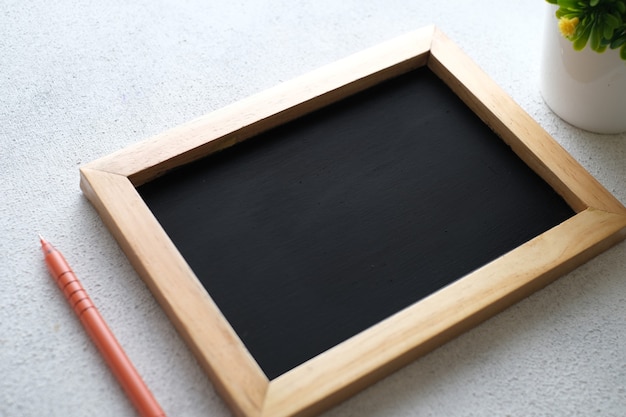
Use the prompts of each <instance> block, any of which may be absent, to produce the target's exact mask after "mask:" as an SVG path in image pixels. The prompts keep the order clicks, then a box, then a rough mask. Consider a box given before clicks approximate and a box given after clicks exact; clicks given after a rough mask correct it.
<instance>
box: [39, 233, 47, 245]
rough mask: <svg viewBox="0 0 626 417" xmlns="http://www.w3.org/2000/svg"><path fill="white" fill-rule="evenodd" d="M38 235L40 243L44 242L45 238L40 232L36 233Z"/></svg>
mask: <svg viewBox="0 0 626 417" xmlns="http://www.w3.org/2000/svg"><path fill="white" fill-rule="evenodd" d="M38 236H39V241H40V242H41V244H44V243H45V241H46V239H44V238H43V236H41V235H40V234H38Z"/></svg>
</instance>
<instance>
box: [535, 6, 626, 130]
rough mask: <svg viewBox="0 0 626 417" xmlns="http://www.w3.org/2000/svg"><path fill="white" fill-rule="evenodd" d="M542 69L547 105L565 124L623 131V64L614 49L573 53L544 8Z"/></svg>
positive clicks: (625, 64) (625, 112) (625, 104)
mask: <svg viewBox="0 0 626 417" xmlns="http://www.w3.org/2000/svg"><path fill="white" fill-rule="evenodd" d="M547 6H548V13H547V15H548V16H547V18H546V27H545V31H544V45H543V57H542V64H541V65H542V68H541V93H542V95H543V98H544V100H545V102H546V104H547V105H548V106H549V107H550V108H551V109H552V111H554V113H556V114H557V115H558V116H559V117H561V118H562V119H563V120H565V121H566V122H568V123H570V124H572V125H574V126H576V127H579V128H581V129H585V130H589V131H592V132H596V133H620V132H626V61H623V60H622V59H621V58H620V56H619V52H618V51H617V50H612V49H607V50H606V51H605V52H604V53H601V54H599V53H597V52H595V51H592V50H591V49H590V48H589V47H588V46H587V47H585V49H583V50H582V51H576V50H574V48H573V47H572V43H571V41H569V40H567V39H566V38H565V37H563V35H561V33H560V31H559V29H558V24H557V23H558V20H557V19H556V17H555V16H554V13H555V12H556V9H557V7H556V6H554V5H550V4H549V5H547Z"/></svg>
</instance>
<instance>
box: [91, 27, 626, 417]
mask: <svg viewBox="0 0 626 417" xmlns="http://www.w3.org/2000/svg"><path fill="white" fill-rule="evenodd" d="M423 65H427V66H428V67H429V68H430V69H431V70H432V71H433V72H435V73H436V74H437V75H438V76H440V77H441V78H442V79H443V80H444V81H445V82H446V83H447V84H448V85H449V86H450V87H451V88H452V89H453V90H454V91H455V92H456V94H457V95H458V96H459V97H460V98H461V99H462V100H463V101H464V102H465V103H466V104H467V106H468V107H469V108H471V109H472V110H473V111H474V112H475V113H476V114H477V115H478V116H479V117H480V118H481V119H482V120H483V121H484V122H485V123H486V124H487V125H488V126H490V127H491V128H492V129H493V130H494V131H495V132H496V133H497V134H498V135H500V137H501V138H502V139H503V140H504V141H505V142H506V143H507V144H508V145H509V146H510V147H511V148H512V149H513V150H514V151H515V152H516V154H517V155H518V156H519V157H520V158H521V159H522V160H523V161H524V162H525V163H526V164H527V165H528V166H529V167H531V168H532V169H533V170H534V171H535V172H537V173H538V174H539V175H540V176H541V177H542V178H543V179H544V180H545V181H546V182H547V183H548V184H550V185H551V186H552V187H553V188H554V189H555V190H556V191H557V192H558V193H559V194H560V195H562V196H563V198H564V199H565V200H566V201H567V202H568V203H569V205H570V206H571V207H572V208H573V209H574V210H575V211H576V212H577V214H576V215H574V216H573V217H571V218H569V219H568V220H566V221H565V222H563V223H562V224H560V225H558V226H556V227H554V228H551V229H550V230H548V231H547V232H545V233H542V234H540V235H539V236H537V237H535V238H534V239H532V240H530V241H529V242H527V243H525V244H523V245H520V246H519V247H517V248H515V249H513V250H512V251H509V252H507V253H506V254H503V255H502V256H500V257H498V258H497V259H495V260H494V261H492V262H489V263H487V264H486V265H484V266H482V267H480V268H478V269H477V270H475V271H473V272H471V273H469V274H468V275H466V276H465V277H463V278H462V279H459V280H458V281H455V282H454V283H452V284H450V285H448V286H446V287H444V288H442V289H441V290H439V291H437V292H435V293H434V294H431V295H430V296H428V297H426V298H424V299H422V300H421V301H418V302H416V303H414V304H412V305H410V306H408V307H406V308H404V309H402V310H400V311H398V312H396V313H395V314H393V315H391V316H390V317H389V318H387V319H385V320H383V321H382V322H380V323H378V324H376V325H374V326H372V327H370V328H369V329H367V330H365V331H363V332H360V333H358V334H357V335H355V336H353V337H351V338H349V339H348V340H346V341H344V342H343V343H339V344H338V345H336V346H334V347H332V348H330V349H328V350H326V351H325V352H323V353H321V354H319V355H317V356H316V357H314V358H312V359H310V360H308V361H307V362H305V363H303V364H302V365H299V366H297V367H295V368H294V369H292V370H290V371H288V372H286V373H284V374H282V375H280V376H278V377H277V378H275V379H273V380H271V381H270V380H268V379H267V378H266V377H265V375H264V374H263V372H262V371H261V369H260V366H259V365H258V364H257V363H256V361H255V360H254V359H253V358H252V356H251V355H250V353H249V352H248V350H247V349H246V348H245V345H244V344H243V342H242V341H241V340H240V337H239V336H238V335H237V334H236V333H235V332H234V330H233V328H232V326H231V324H230V323H229V322H228V321H227V320H226V319H225V318H224V315H223V314H222V312H221V311H220V310H219V309H218V308H217V306H216V304H215V302H214V300H213V299H212V298H211V296H210V294H207V292H206V291H205V290H204V288H203V287H202V285H201V284H200V282H199V280H198V278H197V277H196V276H195V274H194V272H193V271H192V270H191V268H190V267H189V265H188V264H187V262H186V260H185V259H184V258H183V257H182V256H181V255H180V253H179V251H178V249H177V248H176V246H175V245H174V244H173V243H172V241H171V239H170V237H169V236H168V235H167V234H166V233H165V232H164V230H163V228H162V227H161V225H160V224H159V223H158V222H157V221H156V219H155V218H154V216H153V215H152V213H151V212H150V209H149V208H148V207H147V206H146V204H145V202H144V201H143V200H142V199H141V198H140V196H139V194H138V192H137V190H136V188H135V187H136V186H139V185H141V184H144V183H147V182H149V181H151V180H153V179H154V178H157V177H159V176H161V175H163V174H164V173H165V172H168V171H170V170H172V169H174V168H176V167H179V166H182V165H185V164H187V163H189V162H191V161H195V160H198V159H200V158H202V157H204V156H207V155H209V154H212V153H214V152H216V151H218V150H221V149H224V148H227V147H230V146H231V145H233V144H235V143H238V142H241V141H243V140H245V139H248V138H250V137H252V136H255V135H257V134H260V133H262V132H266V131H268V130H269V129H271V128H274V127H277V126H281V125H283V124H285V123H286V122H288V121H291V120H294V119H297V118H298V117H301V116H304V115H306V114H309V113H311V112H313V111H315V110H318V109H322V108H325V107H326V106H328V105H330V104H331V103H334V102H337V101H338V100H340V99H343V98H345V97H347V96H350V95H352V94H354V93H357V92H359V91H363V90H366V89H368V88H369V87H372V86H374V85H377V84H379V83H381V82H382V81H384V80H388V79H390V78H394V77H396V76H398V75H401V74H404V73H407V72H409V71H411V70H413V69H415V68H417V67H420V66H423ZM81 188H82V189H83V192H84V193H85V195H86V197H87V198H88V199H89V200H90V201H91V202H92V204H93V205H94V207H95V208H96V209H97V211H98V213H99V214H100V216H101V217H102V219H103V221H104V222H105V223H106V225H107V227H108V228H109V229H110V230H111V232H112V233H113V235H114V236H115V238H116V239H117V240H118V242H119V243H120V246H121V247H122V249H123V250H124V252H125V253H126V255H127V256H128V258H129V260H130V261H131V262H132V264H133V266H134V267H135V269H136V270H137V271H138V273H139V274H140V276H141V277H142V279H143V280H144V281H145V282H146V284H147V285H148V286H149V288H150V290H151V291H152V292H153V293H154V295H155V297H156V298H157V300H158V301H159V303H160V304H161V305H162V306H163V308H164V310H165V311H166V312H167V314H168V316H169V317H170V318H171V320H172V321H173V323H174V324H175V325H176V327H177V329H178V331H179V332H180V334H181V335H182V337H183V338H184V339H185V340H186V342H187V343H188V344H189V346H190V348H191V349H192V350H193V352H194V354H195V355H196V357H197V358H198V361H199V362H200V363H201V365H202V366H203V367H204V369H205V370H206V372H207V374H208V375H209V377H210V378H211V379H212V381H213V382H214V384H215V386H216V388H217V390H218V391H219V393H220V394H221V395H222V396H223V398H224V400H225V401H226V402H227V403H228V405H229V406H230V407H231V409H232V410H233V413H234V414H236V415H238V416H242V417H264V416H267V417H282V416H298V415H314V414H316V413H318V412H320V411H322V410H325V409H327V408H328V407H331V406H332V405H333V404H335V403H336V402H338V401H341V400H343V399H344V398H346V397H347V396H349V395H351V394H353V393H354V392H356V391H358V390H360V389H362V388H364V387H365V386H367V385H368V384H371V383H373V382H375V381H376V380H378V379H380V378H382V377H383V376H385V375H387V374H388V373H389V372H392V371H393V370H395V369H397V368H398V367H399V366H402V365H403V364H405V363H406V362H407V361H410V360H413V359H414V358H416V357H417V356H419V355H421V354H424V353H426V352H427V351H429V350H432V349H434V348H436V347H437V346H439V345H440V344H441V343H444V342H445V341H447V340H449V339H450V338H451V337H454V336H456V335H458V334H459V333H460V332H463V331H465V330H467V329H469V328H471V327H472V326H473V325H475V324H476V323H478V322H480V321H482V320H484V319H486V318H488V317H490V316H492V315H493V314H495V313H497V312H498V311H500V310H501V309H503V308H506V307H507V306H508V305H510V304H511V303H514V302H515V301H517V300H519V299H521V298H523V297H525V296H527V295H529V294H531V293H532V292H534V291H536V290H537V289H539V288H541V287H542V286H544V285H546V284H547V283H549V282H550V281H551V280H553V279H555V278H556V277H558V276H559V275H561V274H563V273H565V272H567V271H569V270H571V269H572V268H575V267H576V266H578V265H580V264H581V263H583V262H585V261H586V260H588V259H589V258H590V257H592V256H594V255H596V254H597V253H599V252H600V251H602V250H605V249H607V248H608V247H610V246H611V245H613V244H615V243H617V242H618V241H620V240H622V239H624V238H625V237H626V208H624V206H623V205H622V204H620V203H619V201H617V200H616V199H615V198H614V197H613V196H612V195H611V194H610V193H609V192H608V191H607V190H605V189H604V188H603V187H602V186H601V185H600V184H599V183H598V182H597V181H596V180H595V179H593V177H592V176H591V175H589V174H588V173H587V172H586V171H585V170H584V169H583V168H582V167H581V166H580V165H579V164H578V163H577V162H576V161H575V160H574V159H573V158H572V157H571V156H570V155H568V154H567V152H566V151H565V150H563V149H562V148H561V147H560V146H559V145H558V144H557V143H556V142H555V141H554V140H553V139H552V138H551V137H550V136H549V135H548V134H547V133H546V132H545V131H543V129H541V127H539V126H538V125H537V124H536V123H535V122H534V121H533V120H532V119H531V118H530V117H529V116H528V115H527V114H526V113H525V112H524V111H523V110H522V109H520V108H519V106H517V105H516V104H515V103H514V102H513V101H512V100H511V99H510V98H509V97H507V96H506V94H504V93H503V92H502V90H501V89H499V88H498V87H497V86H496V85H495V84H494V83H493V82H492V81H491V80H489V78H488V77H487V76H486V75H485V74H484V73H483V72H482V71H481V70H480V69H479V68H478V67H477V66H476V65H475V64H473V63H472V62H471V60H470V59H469V58H468V57H467V56H465V55H464V54H463V53H462V52H461V51H460V50H459V49H458V48H457V47H456V46H454V45H453V44H452V42H450V41H449V40H448V39H447V38H446V37H445V36H444V35H443V34H441V33H440V32H439V31H438V30H436V29H435V28H433V27H428V28H425V29H423V30H421V31H417V32H415V33H412V34H409V35H406V36H404V37H401V38H399V39H397V40H392V41H390V42H387V43H385V44H383V45H380V46H378V47H374V48H372V49H370V50H368V51H365V52H363V53H361V54H357V55H356V56H354V57H349V58H346V59H344V60H342V61H340V62H339V63H337V64H331V65H329V66H327V67H326V68H323V69H321V70H318V71H315V72H313V73H312V74H309V75H306V76H303V77H301V78H299V79H297V80H294V81H292V82H288V83H286V84H284V85H281V86H278V87H276V88H274V89H271V90H269V91H268V92H263V93H260V94H258V95H255V96H253V97H251V98H250V99H246V100H244V101H242V102H240V103H235V104H233V105H231V106H228V107H226V108H224V109H222V110H219V111H217V112H214V113H212V114H210V115H207V116H203V117H200V118H198V119H196V120H194V121H192V122H189V123H187V124H185V125H183V126H181V127H178V128H174V129H172V130H170V131H168V132H165V133H164V134H162V135H159V136H157V137H155V138H152V139H149V140H147V141H145V142H142V143H139V144H137V145H135V146H132V147H130V148H128V149H125V150H122V151H120V152H117V153H115V154H112V155H110V156H107V157H104V158H102V159H100V160H97V161H94V162H92V163H90V164H88V165H87V166H84V167H82V168H81Z"/></svg>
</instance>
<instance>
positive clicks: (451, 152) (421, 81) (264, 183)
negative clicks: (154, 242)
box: [138, 68, 575, 379]
mask: <svg viewBox="0 0 626 417" xmlns="http://www.w3.org/2000/svg"><path fill="white" fill-rule="evenodd" d="M138 191H139V193H140V194H141V196H142V197H143V198H144V200H145V202H146V204H147V205H148V207H149V208H150V209H151V210H152V212H153V213H154V215H155V216H156V218H157V219H158V220H159V222H160V223H161V225H162V227H163V228H164V229H165V231H166V232H167V234H168V235H169V236H170V238H171V239H172V241H173V242H174V244H175V245H176V247H177V248H178V250H179V251H180V253H181V254H182V255H183V256H184V258H185V259H186V260H187V262H188V263H189V265H190V266H191V268H192V269H193V271H194V273H195V274H196V276H197V277H198V279H199V280H200V281H201V283H202V285H203V286H204V287H205V288H206V290H207V292H208V293H209V294H210V295H211V297H212V298H213V300H214V301H215V302H216V304H217V305H218V307H219V309H220V310H221V311H222V313H223V314H224V316H225V317H226V319H227V320H228V321H229V322H230V324H231V325H232V326H233V328H234V329H235V331H236V332H237V334H238V335H239V336H240V338H241V339H242V341H243V342H244V344H245V345H246V347H247V348H248V350H249V351H250V352H251V354H252V356H253V357H254V358H255V360H256V361H257V363H258V364H259V365H260V366H261V368H262V369H263V371H264V372H265V374H266V375H267V377H268V378H269V379H273V378H276V377H277V376H279V375H281V374H283V373H284V372H286V371H288V370H290V369H292V368H294V367H296V366H298V365H299V364H302V363H303V362H305V361H307V360H308V359H310V358H312V357H314V356H316V355H318V354H320V353H322V352H324V351H326V350H327V349H329V348H331V347H333V346H335V345H337V344H339V343H341V342H342V341H344V340H346V339H348V338H350V337H351V336H353V335H355V334H357V333H359V332H361V331H362V330H365V329H366V328H368V327H370V326H372V325H374V324H376V323H378V322H380V321H381V320H383V319H385V318H387V317H389V316H390V315H392V314H394V313H396V312H398V311H400V310H402V309H403V308H405V307H407V306H409V305H411V304H413V303H415V302H416V301H418V300H420V299H422V298H424V297H426V296H428V295H429V294H432V293H433V292H435V291H437V290H438V289H440V288H442V287H444V286H446V285H448V284H450V283H451V282H453V281H455V280H457V279H459V278H461V277H462V276H464V275H465V274H467V273H469V272H471V271H472V270H474V269H476V268H478V267H480V266H482V265H484V264H486V263H488V262H490V261H491V260H493V259H495V258H497V257H498V256H500V255H502V254H504V253H506V252H508V251H510V250H511V249H514V248H516V247H518V246H520V245H521V244H523V243H524V242H526V241H528V240H530V239H531V238H533V237H535V236H537V235H539V234H541V233H542V232H544V231H546V230H548V229H550V228H552V227H553V226H555V225H557V224H559V223H561V222H563V221H564V220H566V219H568V218H570V217H572V216H573V215H574V214H575V213H574V211H573V210H572V209H571V208H570V207H569V206H568V205H567V204H566V203H565V201H564V200H563V199H562V198H561V197H560V196H559V195H557V194H556V192H554V190H553V189H552V188H551V187H550V186H548V185H547V184H546V183H545V182H544V181H543V180H542V179H541V178H540V177H538V176H537V175H536V174H535V173H534V172H533V171H532V170H531V169H530V168H528V167H527V166H526V165H525V164H524V163H523V162H522V161H521V160H520V159H519V158H518V157H517V156H516V155H515V154H514V153H513V152H512V151H511V150H510V149H509V147H507V145H506V144H504V142H502V141H501V139H500V138H499V137H498V136H497V135H496V134H495V133H493V132H492V131H491V130H490V129H489V127H487V126H486V125H485V124H484V123H483V122H482V121H481V120H480V119H479V118H478V117H477V116H476V115H475V114H474V113H473V112H472V111H471V110H470V109H469V108H468V107H466V105H465V104H464V103H463V102H462V101H461V100H460V99H459V98H458V97H457V96H456V95H455V94H454V93H453V92H452V91H451V90H450V89H449V88H448V87H447V86H446V85H445V83H443V82H442V81H441V80H440V79H439V78H437V77H436V76H435V75H434V74H433V73H432V72H431V71H430V70H429V69H427V68H420V69H418V70H414V71H412V72H410V73H408V74H405V75H402V76H400V77H397V78H394V79H392V80H389V81H386V82H384V83H382V84H379V85H377V86H376V87H373V88H370V89H368V90H366V91H364V92H361V93H358V94H356V95H353V96H351V97H349V98H346V99H344V100H342V101H340V102H338V103H335V104H333V105H331V106H328V107H325V108H323V109H322V110H319V111H317V112H314V113H312V114H309V115H307V116H304V117H301V118H299V119H297V120H295V121H292V122H290V123H287V124H285V125H282V126H280V127H278V128H275V129H273V130H271V131H268V132H266V133H263V134H261V135H259V136H257V137H254V138H251V139H248V140H246V141H244V142H242V143H240V144H238V145H235V146H233V147H231V148H228V149H226V150H222V151H220V152H217V153H215V154H213V155H210V156H208V157H206V158H204V159H202V160H200V161H197V162H194V163H192V164H189V165H186V166H184V167H181V168H178V169H176V170H174V171H172V172H170V173H168V174H166V175H164V176H162V177H160V178H158V179H156V180H153V181H151V182H149V183H147V184H145V185H142V186H140V187H138ZM172 279H175V278H172Z"/></svg>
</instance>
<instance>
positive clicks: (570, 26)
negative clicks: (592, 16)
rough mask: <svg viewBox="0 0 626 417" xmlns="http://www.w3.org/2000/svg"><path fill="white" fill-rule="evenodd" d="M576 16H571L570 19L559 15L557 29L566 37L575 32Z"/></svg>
mask: <svg viewBox="0 0 626 417" xmlns="http://www.w3.org/2000/svg"><path fill="white" fill-rule="evenodd" d="M578 22H579V20H578V18H577V17H573V18H571V19H569V18H567V17H561V18H560V19H559V30H560V31H561V33H562V34H563V36H565V37H566V38H569V37H570V36H572V35H573V34H574V32H576V26H577V25H578Z"/></svg>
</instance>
